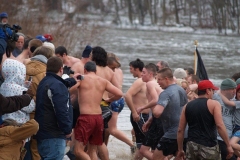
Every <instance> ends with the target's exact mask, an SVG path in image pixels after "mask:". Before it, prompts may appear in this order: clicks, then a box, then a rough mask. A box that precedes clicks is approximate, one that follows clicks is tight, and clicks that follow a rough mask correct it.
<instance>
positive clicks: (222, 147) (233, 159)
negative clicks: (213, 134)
mask: <svg viewBox="0 0 240 160" xmlns="http://www.w3.org/2000/svg"><path fill="white" fill-rule="evenodd" d="M218 145H219V149H220V151H221V157H222V160H226V157H227V155H228V151H227V145H226V144H225V142H224V141H220V140H218ZM229 160H237V157H236V156H235V155H233V156H232V157H231V158H230V159H229Z"/></svg>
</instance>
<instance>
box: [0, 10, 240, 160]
mask: <svg viewBox="0 0 240 160" xmlns="http://www.w3.org/2000/svg"><path fill="white" fill-rule="evenodd" d="M0 19H1V24H6V23H7V20H8V15H7V13H5V12H3V13H1V14H0ZM17 34H18V39H17V40H16V42H15V41H12V40H9V39H8V38H9V37H8V36H9V35H6V32H5V31H4V30H3V29H2V28H0V55H1V57H0V64H1V65H0V70H1V84H0V99H1V105H0V139H1V140H0V159H25V160H30V159H33V160H40V159H42V160H44V159H46V160H47V159H56V160H61V159H63V157H64V155H65V147H66V145H69V146H70V150H69V151H68V153H67V156H68V157H69V158H70V159H81V160H97V159H101V160H109V152H108V148H107V144H108V139H109V135H112V136H114V137H116V138H117V139H119V140H121V141H123V142H125V143H126V145H128V146H129V147H130V150H131V151H132V153H134V156H133V159H134V160H142V159H143V158H146V159H148V160H166V159H171V158H173V157H174V158H175V159H176V160H178V159H179V160H182V159H188V160H197V159H199V160H203V159H207V160H221V159H222V160H225V159H231V160H237V159H238V157H240V145H239V140H240V118H239V116H240V110H239V108H240V103H239V99H240V73H235V74H234V75H233V76H232V77H229V78H226V79H225V80H223V81H222V83H221V85H220V89H219V88H218V87H216V86H214V85H213V83H212V82H211V81H210V80H200V79H199V78H198V76H196V75H195V74H194V70H193V69H192V68H185V69H184V68H177V69H175V70H174V71H172V69H171V68H170V65H169V64H168V63H167V62H166V61H163V60H162V61H159V62H158V63H156V64H154V63H148V64H144V62H143V61H142V60H140V59H138V58H137V59H136V60H133V61H131V62H130V63H129V70H130V73H131V74H132V75H133V77H134V78H136V80H135V81H134V82H133V84H132V85H131V87H130V88H129V89H128V91H127V92H126V93H125V94H124V93H123V92H122V86H123V72H122V70H121V62H120V59H119V58H118V57H117V55H116V54H114V53H108V52H107V51H106V50H105V49H104V48H102V47H100V46H96V47H92V46H90V45H87V46H86V47H85V49H84V51H83V52H82V55H81V58H77V57H73V56H70V55H69V54H68V50H67V48H66V47H65V46H58V47H56V48H55V46H54V44H53V43H52V40H53V36H52V35H50V34H44V35H37V36H36V37H34V38H31V37H26V36H25V35H24V34H22V33H17ZM125 104H126V106H128V107H129V109H130V111H131V115H130V123H131V124H132V127H133V129H132V132H131V133H132V135H133V137H135V138H136V144H135V143H134V142H133V140H131V139H129V138H128V137H127V136H126V135H125V134H124V133H123V132H122V131H120V130H119V129H118V128H117V120H118V115H119V114H120V113H121V111H122V109H123V107H124V105H125Z"/></svg>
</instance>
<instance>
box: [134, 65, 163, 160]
mask: <svg viewBox="0 0 240 160" xmlns="http://www.w3.org/2000/svg"><path fill="white" fill-rule="evenodd" d="M156 74H157V66H156V65H155V64H153V63H149V64H147V65H146V66H145V67H144V68H143V71H142V80H143V82H146V86H147V92H146V97H147V99H148V103H147V104H146V105H144V106H142V107H139V108H138V109H137V112H138V113H141V111H142V110H144V109H148V108H150V109H151V110H153V108H154V107H155V106H156V105H157V102H158V96H159V95H160V93H161V92H162V91H163V89H162V88H161V87H160V86H159V84H158V83H157V81H156V79H155V76H156ZM148 127H149V130H148ZM143 130H144V131H145V132H146V131H147V133H146V137H145V139H144V141H143V145H142V146H141V148H140V153H141V154H142V155H143V156H144V157H146V158H147V159H150V160H151V159H152V156H153V153H152V152H151V151H150V150H149V149H150V148H152V150H155V148H156V146H157V142H158V140H159V139H160V138H161V136H162V135H163V130H162V123H161V121H160V120H159V119H157V118H155V117H154V116H151V117H150V118H149V119H148V121H147V122H146V123H145V124H144V126H143Z"/></svg>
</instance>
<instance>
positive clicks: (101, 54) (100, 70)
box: [90, 46, 119, 160]
mask: <svg viewBox="0 0 240 160" xmlns="http://www.w3.org/2000/svg"><path fill="white" fill-rule="evenodd" d="M90 59H91V60H92V61H94V62H95V63H96V65H97V72H96V75H98V76H99V77H102V78H103V79H106V80H108V81H109V82H111V83H112V84H113V85H114V86H118V84H119V83H118V81H117V79H116V77H115V76H114V72H113V71H112V69H110V68H109V67H108V66H107V52H106V51H105V50H104V49H103V48H102V47H99V46H97V47H94V48H93V49H92V52H91V54H90ZM108 98H109V93H108V92H107V91H105V92H104V94H103V96H102V101H101V103H99V105H100V106H101V109H102V115H103V118H104V130H106V129H107V128H108V122H109V120H110V119H111V110H110V108H109V102H108ZM106 139H107V137H105V136H104V141H105V140H106ZM98 151H99V153H100V154H99V156H100V159H102V160H108V159H109V155H108V150H107V147H106V145H105V144H104V143H103V144H102V146H100V147H98Z"/></svg>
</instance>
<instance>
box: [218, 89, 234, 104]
mask: <svg viewBox="0 0 240 160" xmlns="http://www.w3.org/2000/svg"><path fill="white" fill-rule="evenodd" d="M218 94H219V95H220V96H221V98H222V100H223V103H224V104H226V105H227V106H230V107H235V106H236V104H235V103H234V101H231V100H229V99H227V97H225V96H224V95H223V94H222V93H221V92H219V93H218Z"/></svg>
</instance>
